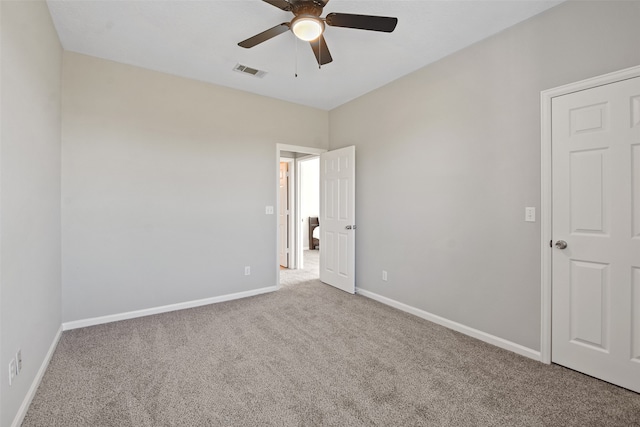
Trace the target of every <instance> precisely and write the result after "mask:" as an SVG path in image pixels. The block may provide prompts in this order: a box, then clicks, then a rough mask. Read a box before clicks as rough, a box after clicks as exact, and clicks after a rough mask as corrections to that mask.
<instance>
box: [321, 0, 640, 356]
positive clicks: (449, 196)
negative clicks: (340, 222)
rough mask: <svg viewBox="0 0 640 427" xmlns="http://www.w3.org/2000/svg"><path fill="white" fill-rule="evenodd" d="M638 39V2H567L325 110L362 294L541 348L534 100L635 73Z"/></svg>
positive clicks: (638, 59) (537, 149) (537, 115)
mask: <svg viewBox="0 0 640 427" xmlns="http://www.w3.org/2000/svg"><path fill="white" fill-rule="evenodd" d="M639 40H640V2H637V1H636V2H610V1H607V2H568V3H564V4H562V5H560V6H558V7H556V8H554V9H551V10H549V11H548V12H545V13H543V14H541V15H538V16H537V17H534V18H533V19H531V20H528V21H526V22H524V23H521V24H519V25H517V26H515V27H512V28H510V29H508V30H506V31H504V32H502V33H500V34H498V35H496V36H494V37H491V38H489V39H487V40H485V41H482V42H480V43H477V44H475V45H473V46H471V47H469V48H466V49H464V50H462V51H459V52H458V53H456V54H454V55H451V56H449V57H447V58H445V59H443V60H441V61H439V62H437V63H435V64H433V65H431V66H428V67H426V68H423V69H421V70H419V71H417V72H415V73H412V74H410V75H408V76H406V77H404V78H402V79H399V80H397V81H395V82H393V83H391V84H389V85H387V86H385V87H383V88H381V89H379V90H376V91H374V92H372V93H369V94H367V95H365V96H363V97H361V98H358V99H356V100H354V101H352V102H350V103H348V104H346V105H344V106H342V107H340V108H337V109H335V110H333V111H331V113H330V126H331V127H330V146H331V148H339V147H342V146H347V145H351V144H355V145H356V153H357V168H356V170H357V187H356V188H357V201H356V209H357V213H356V217H357V218H356V219H357V221H356V223H357V224H358V238H357V249H356V278H357V286H358V287H360V288H364V289H366V290H369V291H371V292H375V293H377V294H380V295H383V296H386V297H388V298H391V299H394V300H397V301H400V302H403V303H406V304H409V305H411V306H414V307H417V308H420V309H423V310H426V311H428V312H431V313H433V314H436V315H439V316H442V317H444V318H447V319H449V320H453V321H456V322H459V323H462V324H464V325H467V326H470V327H473V328H476V329H479V330H481V331H484V332H487V333H489V334H493V335H496V336H498V337H501V338H504V339H507V340H510V341H513V342H515V343H518V344H521V345H523V346H526V347H529V348H531V349H535V350H539V349H540V241H539V239H540V223H539V222H536V223H527V222H524V208H525V206H535V207H537V208H538V217H539V214H540V212H539V207H540V91H542V90H544V89H548V88H552V87H555V86H559V85H562V84H565V83H570V82H573V81H577V80H581V79H585V78H588V77H592V76H597V75H600V74H604V73H607V72H611V71H615V70H619V69H623V68H627V67H630V66H634V65H638V64H640V45H639V44H638V41H639ZM383 269H385V270H387V271H388V272H389V281H388V282H383V281H382V280H381V270H383Z"/></svg>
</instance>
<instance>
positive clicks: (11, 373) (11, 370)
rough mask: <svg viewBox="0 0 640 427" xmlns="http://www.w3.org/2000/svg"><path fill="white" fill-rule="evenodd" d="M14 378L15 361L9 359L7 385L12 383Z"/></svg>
mask: <svg viewBox="0 0 640 427" xmlns="http://www.w3.org/2000/svg"><path fill="white" fill-rule="evenodd" d="M15 377H16V359H11V362H9V385H11V384H12V383H13V379H14V378H15Z"/></svg>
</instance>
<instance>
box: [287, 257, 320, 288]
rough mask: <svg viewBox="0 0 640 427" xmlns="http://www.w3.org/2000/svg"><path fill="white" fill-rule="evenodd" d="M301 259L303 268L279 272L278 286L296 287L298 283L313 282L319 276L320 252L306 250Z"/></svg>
mask: <svg viewBox="0 0 640 427" xmlns="http://www.w3.org/2000/svg"><path fill="white" fill-rule="evenodd" d="M302 257H303V258H302V259H303V263H302V265H303V268H299V269H296V270H290V269H285V270H280V284H281V285H282V286H291V285H297V284H298V283H303V282H307V281H309V280H315V279H317V278H318V277H319V276H320V251H318V250H306V251H304V253H303V255H302Z"/></svg>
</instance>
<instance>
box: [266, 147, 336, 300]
mask: <svg viewBox="0 0 640 427" xmlns="http://www.w3.org/2000/svg"><path fill="white" fill-rule="evenodd" d="M325 151H326V150H323V149H317V148H310V147H302V146H291V145H284V144H278V147H277V156H278V163H279V165H280V166H279V167H278V187H277V188H278V197H277V198H276V200H277V203H278V206H277V212H278V213H282V212H285V211H286V210H285V209H284V205H285V204H288V212H289V221H288V228H287V230H288V233H284V232H283V230H284V229H285V227H283V223H282V222H281V215H279V218H278V233H277V235H278V251H277V252H278V261H277V262H278V268H277V272H278V275H277V282H276V283H277V286H278V288H280V287H282V286H291V285H295V284H297V283H302V282H304V281H308V280H313V279H318V278H319V252H320V251H319V248H315V247H313V245H310V244H309V242H310V238H309V233H310V229H309V221H310V218H312V219H313V218H317V217H318V214H319V201H320V199H319V197H320V196H319V192H320V189H319V175H318V173H319V160H318V159H319V157H318V156H319V155H320V154H321V153H323V152H325ZM282 163H286V164H287V165H288V166H287V169H288V172H289V180H288V196H287V197H285V196H284V190H283V186H282V184H283V183H284V181H282V178H283V176H282V175H283V173H282V172H281V171H282V170H283V169H282V168H283V167H284V166H282ZM311 233H313V232H312V231H311ZM283 241H287V243H288V245H289V246H288V255H289V256H288V259H287V265H286V266H284V265H283V263H282V261H283V257H282V254H283V251H282V249H283ZM310 246H311V247H310ZM284 267H286V268H284Z"/></svg>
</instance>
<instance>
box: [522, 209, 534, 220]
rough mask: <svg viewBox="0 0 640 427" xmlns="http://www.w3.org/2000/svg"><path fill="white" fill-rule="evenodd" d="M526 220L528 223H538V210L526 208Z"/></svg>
mask: <svg viewBox="0 0 640 427" xmlns="http://www.w3.org/2000/svg"><path fill="white" fill-rule="evenodd" d="M524 220H525V221H526V222H536V208H524Z"/></svg>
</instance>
